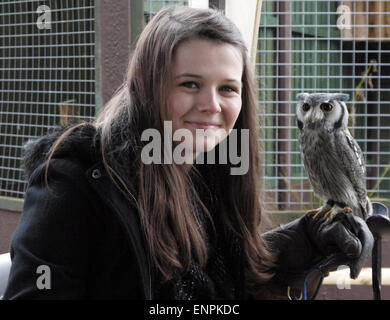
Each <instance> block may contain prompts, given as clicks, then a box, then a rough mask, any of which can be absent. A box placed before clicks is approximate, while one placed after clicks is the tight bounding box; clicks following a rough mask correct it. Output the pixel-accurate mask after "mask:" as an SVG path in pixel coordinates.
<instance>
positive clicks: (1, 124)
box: [0, 0, 390, 210]
mask: <svg viewBox="0 0 390 320" xmlns="http://www.w3.org/2000/svg"><path fill="white" fill-rule="evenodd" d="M220 2H221V0H219V1H218V6H220ZM47 3H48V4H47V6H46V7H45V2H44V1H38V0H37V1H35V0H30V1H21V0H19V1H16V0H15V1H2V2H0V77H1V78H0V79H1V82H0V182H1V186H0V196H6V197H16V198H22V197H23V194H24V189H25V181H24V178H23V176H22V169H21V168H20V164H21V163H20V158H21V148H22V145H23V144H24V143H25V142H26V141H28V140H29V139H32V138H34V137H37V136H40V135H42V134H44V133H45V132H46V131H47V130H48V129H50V128H53V127H56V126H58V125H61V124H69V123H73V122H77V121H80V120H89V119H92V118H93V117H94V116H95V56H94V48H95V28H94V6H95V4H94V1H93V0H62V1H51V2H47ZM188 3H189V1H182V0H175V1H164V0H144V1H143V8H144V19H145V23H146V22H148V21H149V20H150V18H151V17H152V16H153V15H154V14H155V13H156V12H157V11H158V10H160V9H161V8H162V7H164V6H167V5H179V6H181V5H188ZM209 3H210V4H212V3H216V1H210V2H209ZM389 25H390V4H389V1H335V0H329V1H306V0H303V1H279V0H272V1H271V0H265V1H263V4H262V15H261V19H260V30H259V39H258V52H257V62H256V66H257V80H258V86H259V98H260V101H259V102H260V105H261V106H262V108H263V110H264V114H263V116H264V121H263V124H264V125H263V127H262V128H261V129H262V130H264V136H265V143H264V147H265V149H264V151H265V152H264V158H265V163H264V173H265V174H264V175H265V177H264V178H265V191H266V199H265V200H266V204H267V206H268V208H269V209H271V210H301V209H309V208H313V207H317V206H318V205H319V201H318V199H316V198H315V197H314V195H313V193H312V189H311V186H310V184H309V182H308V179H307V176H306V173H305V171H304V168H303V166H302V162H301V159H300V153H299V147H298V141H297V136H298V132H297V128H296V125H295V121H296V120H295V103H296V99H295V96H296V94H297V93H299V92H344V93H348V94H349V95H350V97H351V99H350V101H349V102H348V108H349V111H350V115H351V116H350V121H349V125H350V129H351V132H352V134H353V135H354V136H355V137H356V139H357V141H358V143H359V144H360V146H361V148H362V150H363V153H364V156H365V160H366V163H367V169H368V172H367V187H368V189H369V195H370V196H371V197H372V198H381V199H389V198H390V172H389V171H390V108H389V100H390V86H389V82H390V76H389V75H390V72H389V71H390V28H389Z"/></svg>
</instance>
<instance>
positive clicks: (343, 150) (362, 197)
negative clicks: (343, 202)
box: [335, 130, 367, 211]
mask: <svg viewBox="0 0 390 320" xmlns="http://www.w3.org/2000/svg"><path fill="white" fill-rule="evenodd" d="M335 142H336V149H337V151H338V156H339V157H340V158H341V163H342V165H343V166H344V168H343V169H344V172H345V174H346V176H347V178H348V179H349V181H350V182H351V184H352V186H353V188H354V190H355V192H356V195H357V198H358V202H359V204H360V206H361V208H362V210H364V211H365V208H366V204H367V191H366V181H365V173H366V166H365V162H364V157H363V153H362V150H361V149H360V146H359V144H358V143H357V142H356V140H355V139H354V138H353V137H352V135H351V134H350V133H349V131H348V130H345V131H344V132H342V133H341V132H339V133H338V134H336V141H335Z"/></svg>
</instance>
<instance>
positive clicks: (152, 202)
mask: <svg viewBox="0 0 390 320" xmlns="http://www.w3.org/2000/svg"><path fill="white" fill-rule="evenodd" d="M193 39H208V40H211V41H215V42H216V43H228V44H231V45H233V46H235V47H237V48H238V49H239V50H240V52H241V53H242V59H243V65H244V69H243V70H244V71H243V75H242V84H243V86H242V87H243V90H242V109H241V112H240V115H239V117H238V119H237V122H236V124H235V128H236V129H249V170H248V172H247V173H246V174H245V175H237V176H232V175H230V174H229V172H230V170H229V168H230V164H225V165H223V164H216V165H215V166H216V171H217V172H218V175H219V177H220V179H218V181H219V182H218V181H217V183H223V190H224V195H223V197H224V199H220V201H225V203H227V204H228V206H229V214H228V215H224V216H223V220H224V221H223V223H224V225H225V226H227V227H228V228H230V229H231V231H232V232H234V233H235V234H236V235H238V237H239V238H240V239H241V242H242V246H243V251H244V257H245V261H246V264H245V271H246V274H247V280H248V282H250V283H251V284H255V285H256V284H260V283H263V282H264V281H266V280H268V279H269V278H270V276H271V273H270V272H269V270H270V267H271V266H272V261H273V255H272V254H271V253H270V252H269V251H268V250H267V248H266V246H265V244H264V243H263V240H262V239H261V237H260V229H259V228H260V223H261V217H262V211H263V210H262V205H261V204H262V201H261V187H260V185H261V169H260V158H259V152H260V150H259V144H258V136H257V134H256V131H257V130H256V125H257V121H256V119H257V115H256V109H257V98H256V88H255V85H254V83H255V82H254V79H253V70H252V68H251V66H250V64H249V62H248V56H247V51H246V47H245V44H244V42H243V39H242V36H241V34H240V32H239V31H238V29H237V28H236V27H235V26H234V24H233V23H231V22H230V21H229V20H228V19H227V18H226V17H225V16H224V15H223V14H222V13H221V12H218V11H216V10H211V9H204V10H203V9H202V10H200V9H191V8H166V9H163V10H161V11H160V12H159V13H157V15H156V16H155V17H154V18H153V19H152V20H151V21H150V22H149V23H148V25H147V26H146V27H145V29H144V31H143V32H142V33H141V35H140V37H139V39H138V42H137V46H136V48H135V51H134V52H133V54H132V56H131V59H130V64H129V68H128V72H127V76H126V79H125V81H124V84H123V85H122V86H121V88H119V89H118V91H117V93H116V94H115V95H114V96H113V98H112V99H111V100H110V101H109V102H108V103H107V104H106V105H105V107H104V109H103V111H102V113H101V114H100V115H99V117H98V118H97V119H96V121H95V122H94V126H95V127H96V128H97V130H98V131H99V134H100V138H101V140H100V145H101V153H102V157H103V162H104V164H105V166H106V169H107V172H108V173H109V174H110V176H111V177H112V179H113V181H114V182H115V183H116V184H117V186H118V187H119V188H120V190H121V191H124V192H125V194H127V196H128V197H130V198H132V199H136V201H137V206H138V209H139V216H140V222H141V226H142V229H143V231H144V234H145V239H146V243H147V249H148V252H149V256H150V259H151V262H152V266H153V267H154V268H155V269H156V270H157V271H159V272H160V273H161V275H162V276H163V278H164V279H166V280H168V279H170V278H172V277H173V276H174V274H175V273H176V272H185V271H186V270H188V269H189V267H190V265H191V262H192V261H193V260H196V261H197V262H198V263H199V264H200V265H201V266H204V265H205V263H206V261H207V247H206V243H205V236H206V235H205V230H204V228H200V227H199V225H200V223H201V222H200V221H199V214H197V213H199V210H203V211H204V212H206V213H207V208H206V207H205V205H204V204H203V202H202V201H201V199H200V197H199V195H198V193H197V191H196V188H195V186H194V181H193V175H190V174H189V173H188V171H187V170H184V169H183V168H182V167H181V166H179V165H175V164H171V165H170V164H164V165H158V164H148V165H147V164H144V163H142V161H141V160H140V154H141V149H142V146H143V145H144V144H145V143H144V142H142V141H141V138H140V137H141V133H142V132H143V130H145V129H148V128H156V129H157V130H159V131H160V133H161V135H163V116H162V113H163V112H164V108H165V102H166V100H167V97H166V92H167V84H169V82H170V79H169V76H170V74H171V73H170V70H171V69H172V58H173V54H174V52H175V50H176V48H177V47H178V46H179V45H180V44H181V43H183V42H184V41H188V40H193ZM70 130H72V129H70ZM70 130H68V131H66V132H65V133H64V134H63V136H62V137H60V138H59V140H58V141H57V143H56V144H54V147H53V148H52V150H51V153H50V157H52V156H53V154H54V153H55V151H56V148H57V147H58V146H59V144H60V143H61V141H63V139H65V138H66V136H67V135H68V134H69V132H70ZM238 140H239V141H240V139H238ZM129 159H131V161H130V160H129ZM130 166H131V168H132V169H134V170H133V171H131V170H130ZM126 170H127V171H126ZM123 172H127V173H128V174H133V175H134V174H135V172H136V173H137V191H135V192H137V194H134V191H132V190H131V189H130V188H128V183H127V179H126V178H124V176H125V175H123V174H122V173H123ZM205 180H207V178H206V179H205ZM199 204H200V209H199ZM209 217H210V215H209Z"/></svg>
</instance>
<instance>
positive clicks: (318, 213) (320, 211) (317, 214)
mask: <svg viewBox="0 0 390 320" xmlns="http://www.w3.org/2000/svg"><path fill="white" fill-rule="evenodd" d="M331 209H332V208H331V207H330V206H328V205H325V206H323V207H321V208H317V209H314V210H309V211H307V212H306V215H308V216H311V217H312V218H313V219H314V220H317V219H319V218H321V217H323V216H324V215H326V214H327V213H328V212H329V210H331Z"/></svg>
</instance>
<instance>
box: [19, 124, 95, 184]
mask: <svg viewBox="0 0 390 320" xmlns="http://www.w3.org/2000/svg"><path fill="white" fill-rule="evenodd" d="M67 129H69V127H61V128H59V129H56V130H55V131H53V132H51V133H48V134H47V135H45V136H42V137H39V138H37V139H35V140H30V141H28V142H27V143H26V144H25V145H24V147H23V159H22V168H23V169H24V174H25V177H26V179H27V180H28V179H29V178H30V176H31V174H32V173H33V171H34V170H35V169H36V168H37V167H38V166H39V165H41V164H42V163H44V162H45V161H46V160H47V157H48V155H49V152H50V148H51V147H52V146H53V144H54V143H55V142H56V140H57V139H58V138H59V137H60V136H61V135H62V134H63V133H64V132H65V131H66V130H67ZM98 146H99V143H98V139H97V130H96V128H95V127H94V126H93V125H91V124H88V123H86V124H84V125H82V126H79V127H77V128H75V129H74V130H73V131H72V132H71V133H70V134H69V136H67V137H66V138H65V140H64V141H63V142H62V143H61V144H60V146H59V147H58V149H57V152H56V153H55V154H54V156H53V158H75V159H77V160H78V161H80V162H82V163H83V164H85V165H86V166H87V167H89V166H91V165H93V164H94V163H95V162H97V161H98V157H99V153H98V152H97V150H98Z"/></svg>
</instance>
